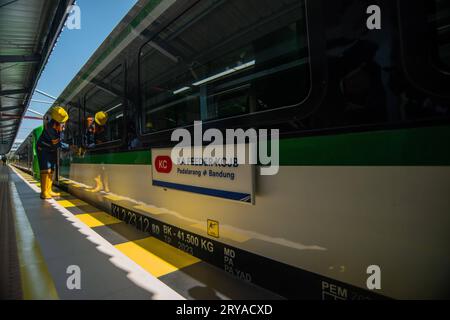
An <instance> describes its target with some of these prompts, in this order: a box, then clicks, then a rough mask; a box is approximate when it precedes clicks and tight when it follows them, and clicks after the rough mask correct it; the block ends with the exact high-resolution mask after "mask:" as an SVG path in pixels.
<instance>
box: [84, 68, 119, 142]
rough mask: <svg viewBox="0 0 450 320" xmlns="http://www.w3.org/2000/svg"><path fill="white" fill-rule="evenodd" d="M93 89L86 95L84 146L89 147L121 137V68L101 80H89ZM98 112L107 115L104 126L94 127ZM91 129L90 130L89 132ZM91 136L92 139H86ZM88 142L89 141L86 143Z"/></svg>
mask: <svg viewBox="0 0 450 320" xmlns="http://www.w3.org/2000/svg"><path fill="white" fill-rule="evenodd" d="M91 83H92V85H93V88H92V89H91V90H90V91H89V92H88V93H87V94H86V100H85V122H86V123H85V124H84V126H83V127H84V128H85V130H86V132H85V134H84V144H85V145H86V144H87V146H88V147H89V146H90V147H94V146H99V145H102V144H104V143H108V142H112V141H117V140H121V139H122V136H123V112H124V104H123V103H124V72H123V68H122V66H119V67H117V68H116V69H114V70H113V71H112V72H111V73H110V74H109V75H108V76H106V77H105V78H103V79H102V80H97V79H94V80H91ZM98 112H104V113H106V114H107V121H106V124H105V125H103V126H99V125H94V124H93V123H94V122H95V121H94V119H95V115H96V114H97V113H98ZM91 128H92V130H91ZM89 134H92V137H91V138H92V139H90V137H88V135H89ZM88 140H89V141H88Z"/></svg>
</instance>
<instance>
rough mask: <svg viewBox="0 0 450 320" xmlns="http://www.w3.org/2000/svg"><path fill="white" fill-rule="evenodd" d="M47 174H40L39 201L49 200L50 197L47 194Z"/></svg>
mask: <svg viewBox="0 0 450 320" xmlns="http://www.w3.org/2000/svg"><path fill="white" fill-rule="evenodd" d="M49 176H50V174H49V173H47V172H46V173H42V172H41V199H51V198H52V196H51V195H50V194H49V193H48V179H49Z"/></svg>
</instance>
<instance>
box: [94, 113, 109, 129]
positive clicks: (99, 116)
mask: <svg viewBox="0 0 450 320" xmlns="http://www.w3.org/2000/svg"><path fill="white" fill-rule="evenodd" d="M106 121H108V114H107V113H106V112H103V111H99V112H97V113H96V114H95V122H96V123H97V124H98V125H100V126H104V125H105V124H106Z"/></svg>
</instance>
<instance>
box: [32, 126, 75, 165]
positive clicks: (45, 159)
mask: <svg viewBox="0 0 450 320" xmlns="http://www.w3.org/2000/svg"><path fill="white" fill-rule="evenodd" d="M59 148H61V149H63V150H68V149H69V145H68V144H67V143H64V142H62V132H61V129H60V125H59V123H57V122H56V121H54V120H50V121H49V122H48V123H47V124H46V125H45V127H44V131H43V132H42V134H41V136H40V137H39V139H38V142H37V153H38V161H39V169H40V170H52V171H54V170H55V167H56V155H57V151H58V149H59Z"/></svg>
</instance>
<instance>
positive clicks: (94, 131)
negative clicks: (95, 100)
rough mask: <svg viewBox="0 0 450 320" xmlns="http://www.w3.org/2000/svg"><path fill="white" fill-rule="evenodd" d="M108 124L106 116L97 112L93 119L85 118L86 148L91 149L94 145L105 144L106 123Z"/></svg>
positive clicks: (102, 112)
mask: <svg viewBox="0 0 450 320" xmlns="http://www.w3.org/2000/svg"><path fill="white" fill-rule="evenodd" d="M107 122H108V114H107V113H106V112H104V111H99V112H97V113H96V114H95V116H94V117H92V116H89V117H88V118H87V125H86V127H87V132H86V146H87V147H88V148H93V147H95V145H97V144H100V143H103V142H107V138H106V123H107Z"/></svg>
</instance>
